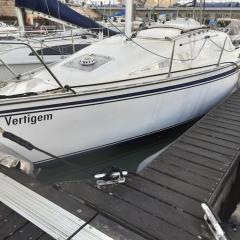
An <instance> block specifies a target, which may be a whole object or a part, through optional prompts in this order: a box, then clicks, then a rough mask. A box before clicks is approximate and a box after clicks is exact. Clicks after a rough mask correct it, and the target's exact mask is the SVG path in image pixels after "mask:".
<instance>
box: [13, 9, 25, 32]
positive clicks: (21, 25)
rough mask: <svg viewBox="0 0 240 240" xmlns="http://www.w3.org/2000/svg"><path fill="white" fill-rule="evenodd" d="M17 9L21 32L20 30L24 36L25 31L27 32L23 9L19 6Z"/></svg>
mask: <svg viewBox="0 0 240 240" xmlns="http://www.w3.org/2000/svg"><path fill="white" fill-rule="evenodd" d="M15 10H16V15H17V19H18V26H19V32H20V35H21V36H23V35H24V32H25V27H24V20H23V15H22V11H21V9H20V8H18V7H16V8H15Z"/></svg>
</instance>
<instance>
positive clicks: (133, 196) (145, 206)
mask: <svg viewBox="0 0 240 240" xmlns="http://www.w3.org/2000/svg"><path fill="white" fill-rule="evenodd" d="M109 191H110V192H111V193H112V194H113V195H114V196H115V197H118V198H119V199H121V200H123V201H126V202H128V203H130V204H132V205H134V206H136V207H138V208H139V209H142V210H144V211H146V212H148V213H149V214H151V215H153V216H155V217H158V218H159V219H162V220H163V221H166V222H167V223H169V224H172V225H174V226H176V227H178V228H182V229H183V230H185V231H186V232H188V233H190V234H193V235H199V234H200V226H201V224H202V223H203V221H200V220H199V219H198V218H195V217H193V216H191V215H189V214H187V213H185V212H183V211H180V210H179V209H177V208H174V207H171V206H169V205H167V204H165V203H163V202H161V201H159V200H158V199H156V198H153V197H150V196H148V195H146V194H144V193H143V192H139V191H136V190H134V189H132V188H129V187H128V186H124V185H121V186H119V187H117V188H116V187H115V188H114V187H113V188H111V189H109Z"/></svg>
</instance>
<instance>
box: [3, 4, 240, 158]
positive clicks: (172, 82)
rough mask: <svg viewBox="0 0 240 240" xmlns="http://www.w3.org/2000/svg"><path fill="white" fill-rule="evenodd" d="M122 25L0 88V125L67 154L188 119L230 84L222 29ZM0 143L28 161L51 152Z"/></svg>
mask: <svg viewBox="0 0 240 240" xmlns="http://www.w3.org/2000/svg"><path fill="white" fill-rule="evenodd" d="M128 4H129V3H128ZM130 4H131V3H130ZM129 12H131V7H130V11H127V16H128V17H127V19H128V21H127V23H128V22H129V19H131V18H130V17H131V16H130V17H129V15H130V14H129ZM126 25H127V28H126V36H122V35H118V36H114V37H111V38H108V39H105V40H102V41H99V42H97V43H95V44H92V45H91V46H89V47H86V48H84V49H82V50H80V51H79V52H77V53H75V54H74V55H72V56H71V57H69V58H67V59H65V60H63V61H62V62H60V63H58V64H56V65H54V66H52V67H51V71H50V72H49V71H47V70H44V71H41V72H39V73H37V74H34V75H26V76H24V77H21V78H20V79H19V80H17V81H15V82H11V83H8V84H7V85H6V86H5V87H3V88H1V89H0V96H1V99H0V127H2V128H4V129H5V130H6V131H10V132H12V133H14V134H16V135H19V136H21V137H22V138H24V139H26V140H28V141H30V142H31V143H33V144H34V145H35V146H38V147H39V148H41V149H44V150H46V151H48V152H50V153H52V154H55V155H57V156H67V155H71V154H76V153H80V152H85V151H90V150H93V149H97V148H101V147H105V146H109V145H112V144H116V143H120V142H123V141H127V140H130V139H134V138H137V137H140V136H144V135H147V134H150V133H154V132H157V131H160V130H164V129H167V128H171V127H173V126H176V125H179V124H182V123H184V122H187V121H190V120H192V119H194V118H197V117H199V116H202V115H203V114H205V113H206V112H207V111H209V110H210V109H211V108H212V107H213V106H215V105H216V104H217V103H218V102H219V101H221V100H222V99H223V98H224V97H226V96H227V95H228V94H230V93H231V92H232V91H233V90H234V89H235V88H236V86H237V82H238V79H239V68H238V66H239V63H240V61H239V53H240V49H235V47H234V46H233V45H232V43H231V40H230V39H229V37H228V36H227V35H226V34H225V33H223V32H219V31H215V30H209V29H206V28H202V27H199V28H196V26H195V24H194V26H193V27H192V26H191V24H190V22H189V21H188V20H186V22H182V24H180V23H179V24H177V25H176V23H175V22H173V23H171V21H170V22H168V23H165V24H164V26H159V27H156V28H151V29H146V30H142V31H139V32H137V33H134V34H133V35H132V34H131V29H130V26H131V23H129V24H126ZM53 76H54V77H53ZM65 85H67V87H63V86H65ZM1 143H2V144H3V145H5V146H7V147H8V148H9V149H12V150H14V151H16V152H17V153H18V154H20V155H21V156H22V157H23V158H26V159H29V160H31V161H34V162H38V163H39V162H43V161H48V160H51V159H49V157H48V156H46V155H44V154H43V153H39V152H37V151H35V150H33V151H27V150H26V149H25V148H23V147H21V146H19V145H17V144H16V143H14V142H11V141H9V140H8V139H5V138H1Z"/></svg>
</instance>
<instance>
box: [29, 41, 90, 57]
mask: <svg viewBox="0 0 240 240" xmlns="http://www.w3.org/2000/svg"><path fill="white" fill-rule="evenodd" d="M89 45H90V44H75V45H74V48H75V51H76V52H77V51H79V50H81V49H83V48H85V47H87V46H89ZM36 52H37V53H38V54H39V55H40V56H41V55H44V56H51V55H60V56H61V55H72V54H73V45H72V44H65V45H60V46H53V47H44V48H42V49H39V50H37V51H36ZM29 56H34V53H30V54H29Z"/></svg>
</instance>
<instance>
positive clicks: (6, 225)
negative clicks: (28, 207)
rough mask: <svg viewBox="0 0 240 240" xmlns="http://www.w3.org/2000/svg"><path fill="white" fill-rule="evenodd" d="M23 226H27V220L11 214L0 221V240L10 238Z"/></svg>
mask: <svg viewBox="0 0 240 240" xmlns="http://www.w3.org/2000/svg"><path fill="white" fill-rule="evenodd" d="M25 224H27V220H26V219H24V218H23V217H21V216H20V215H19V214H17V213H15V212H13V213H12V214H10V215H8V216H7V217H6V218H4V219H3V220H1V221H0V239H5V238H7V237H10V236H11V235H13V234H14V233H15V232H16V231H17V230H18V229H20V228H22V227H23V226H24V225H25Z"/></svg>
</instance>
